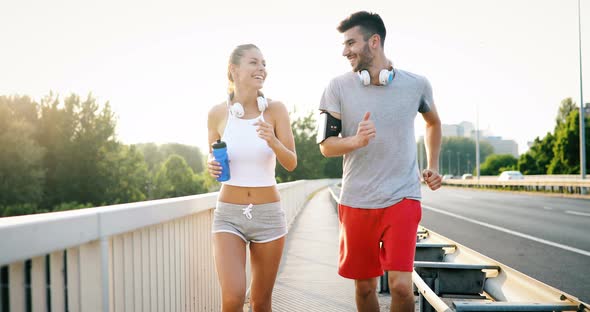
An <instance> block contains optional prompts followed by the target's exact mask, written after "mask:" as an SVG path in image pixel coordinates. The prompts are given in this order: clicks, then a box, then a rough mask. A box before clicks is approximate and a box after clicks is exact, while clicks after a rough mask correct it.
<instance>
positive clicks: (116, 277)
mask: <svg viewBox="0 0 590 312" xmlns="http://www.w3.org/2000/svg"><path fill="white" fill-rule="evenodd" d="M334 182H335V180H327V179H326V180H302V181H296V182H289V183H282V184H279V186H278V187H279V191H280V193H281V200H282V201H281V203H282V207H283V209H284V210H285V212H286V215H287V219H288V222H289V224H291V223H292V221H293V219H294V218H295V216H296V215H297V213H298V212H299V210H300V209H301V207H302V206H303V204H304V203H305V202H306V200H307V199H308V196H309V195H310V194H312V193H313V192H315V191H317V190H318V189H320V188H322V187H324V186H326V185H329V184H332V183H334ZM216 198H217V193H208V194H201V195H194V196H186V197H179V198H172V199H162V200H154V201H146V202H139V203H130V204H122V205H114V206H105V207H97V208H88V209H82V210H74V211H65V212H56V213H46V214H38V215H29V216H20V217H9V218H0V267H2V269H3V271H4V272H7V273H8V274H7V275H8V279H7V280H8V292H7V293H8V295H6V294H5V293H6V291H4V290H3V288H2V287H0V312H5V311H4V310H6V311H11V312H20V311H27V310H29V309H30V310H32V311H48V310H49V308H50V309H51V311H52V312H56V311H66V307H67V310H68V311H113V312H118V311H183V312H184V311H216V310H217V309H218V307H219V306H220V305H221V303H220V291H219V287H218V282H217V278H216V273H215V266H214V263H213V254H212V248H211V238H212V237H211V222H212V219H213V208H214V207H215V202H216ZM28 266H30V269H29V268H28ZM0 286H1V285H0Z"/></svg>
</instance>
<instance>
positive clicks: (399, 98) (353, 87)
mask: <svg viewBox="0 0 590 312" xmlns="http://www.w3.org/2000/svg"><path fill="white" fill-rule="evenodd" d="M432 102H433V100H432V87H431V86H430V83H429V82H428V80H427V79H426V78H424V77H422V76H419V75H416V74H412V73H410V72H406V71H403V70H399V69H395V77H394V79H393V81H392V82H391V83H389V84H388V85H386V86H375V85H369V86H364V85H363V84H362V83H361V82H360V81H359V78H358V75H357V73H354V72H348V73H346V74H343V75H341V76H338V77H336V78H334V79H332V81H330V84H329V85H328V87H326V89H325V90H324V94H323V95H322V99H321V101H320V110H325V111H329V112H336V113H340V114H341V119H342V132H341V136H342V137H344V138H345V137H349V136H354V135H355V134H356V131H357V128H358V124H359V122H361V120H362V119H363V116H364V115H365V112H371V117H370V118H369V119H370V120H372V121H373V122H374V123H375V128H376V137H375V138H374V139H373V140H371V141H370V142H369V144H368V145H367V146H365V147H362V148H359V149H357V150H354V151H352V152H350V153H348V154H346V155H344V162H343V167H344V168H343V173H342V192H341V193H340V203H341V204H343V205H346V206H350V207H355V208H367V209H377V208H385V207H389V206H391V205H393V204H395V203H397V202H399V201H401V200H402V199H404V198H410V199H416V200H420V199H421V193H420V173H419V169H418V162H417V161H416V138H415V135H414V120H415V118H416V115H417V113H418V112H420V113H425V112H428V111H430V107H431V105H432Z"/></svg>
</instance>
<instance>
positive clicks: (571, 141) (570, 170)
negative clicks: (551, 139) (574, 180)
mask: <svg viewBox="0 0 590 312" xmlns="http://www.w3.org/2000/svg"><path fill="white" fill-rule="evenodd" d="M579 116H580V113H579V110H578V109H574V110H572V111H570V113H569V115H568V116H567V119H566V121H565V122H563V123H560V124H558V126H557V127H556V130H555V143H554V145H553V155H554V156H553V159H552V160H551V163H550V164H549V167H548V168H547V173H548V174H576V173H579V172H580V123H579ZM585 128H586V132H588V131H589V130H590V126H589V125H588V118H586V127H585ZM585 144H586V149H588V148H589V147H590V138H589V137H588V135H587V136H586V142H585ZM586 169H588V166H587V167H586Z"/></svg>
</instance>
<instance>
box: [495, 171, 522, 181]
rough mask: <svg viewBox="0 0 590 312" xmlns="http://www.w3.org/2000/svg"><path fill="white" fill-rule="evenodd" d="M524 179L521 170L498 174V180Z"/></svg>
mask: <svg viewBox="0 0 590 312" xmlns="http://www.w3.org/2000/svg"><path fill="white" fill-rule="evenodd" d="M511 180H524V175H522V173H521V172H520V171H504V172H502V173H500V176H498V181H511Z"/></svg>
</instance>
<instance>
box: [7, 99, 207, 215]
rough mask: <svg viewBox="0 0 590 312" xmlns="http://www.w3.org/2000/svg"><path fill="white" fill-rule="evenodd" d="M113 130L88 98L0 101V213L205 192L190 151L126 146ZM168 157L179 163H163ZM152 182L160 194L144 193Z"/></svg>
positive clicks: (110, 117) (196, 154)
mask: <svg viewBox="0 0 590 312" xmlns="http://www.w3.org/2000/svg"><path fill="white" fill-rule="evenodd" d="M115 129H116V118H115V114H114V113H113V112H112V111H111V108H110V105H109V103H108V102H107V103H105V104H103V105H100V104H99V103H98V102H97V100H96V99H95V98H94V97H93V96H92V94H89V95H88V96H87V97H86V98H85V99H82V98H80V97H79V96H77V95H75V94H72V95H70V96H68V97H66V98H65V99H64V100H63V101H62V100H60V99H59V97H58V96H57V95H55V94H53V93H50V94H49V95H47V96H46V97H44V98H43V99H41V101H40V103H36V102H34V101H33V100H31V99H30V98H29V97H26V96H12V97H7V96H0V146H1V147H2V148H1V149H0V216H14V215H23V214H30V213H40V212H48V211H63V210H69V209H80V208H85V207H92V206H98V205H111V204H117V203H126V202H135V201H141V200H146V199H148V198H150V199H153V198H161V197H173V196H183V195H188V194H195V193H201V192H205V191H207V189H206V188H205V185H206V184H207V183H209V182H208V179H211V178H210V177H207V176H206V175H205V174H204V173H200V174H197V175H195V174H193V171H196V172H201V171H203V167H204V166H203V155H202V154H201V152H200V151H199V149H198V148H197V147H192V146H186V145H182V144H176V143H171V144H164V145H162V146H160V147H158V146H157V145H155V144H153V143H150V144H143V145H141V146H139V147H136V146H133V145H132V146H127V145H124V144H121V143H120V142H118V141H117V140H116V137H115ZM176 154H178V155H180V156H182V158H178V157H179V156H175V157H172V159H170V158H169V156H170V155H176ZM144 155H146V156H145V158H144ZM167 158H168V160H167V161H166V163H164V161H165V160H166V159H167ZM154 181H158V183H160V184H161V185H159V186H158V187H159V189H158V190H160V191H161V190H163V191H161V194H154V193H153V192H152V189H154V188H155V187H156V185H154ZM157 195H161V197H158V196H157Z"/></svg>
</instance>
